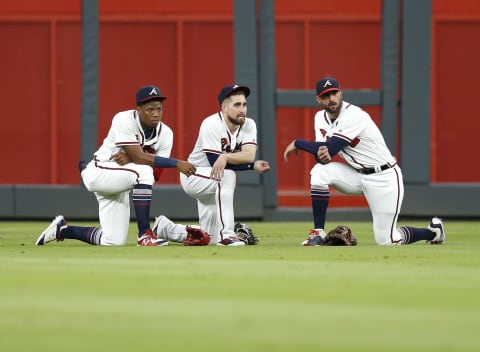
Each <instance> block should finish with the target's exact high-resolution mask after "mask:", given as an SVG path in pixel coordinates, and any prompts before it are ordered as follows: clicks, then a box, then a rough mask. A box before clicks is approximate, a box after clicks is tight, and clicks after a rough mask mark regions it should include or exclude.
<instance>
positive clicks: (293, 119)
mask: <svg viewBox="0 0 480 352" xmlns="http://www.w3.org/2000/svg"><path fill="white" fill-rule="evenodd" d="M388 1H390V0H384V1H382V0H364V1H357V0H343V1H341V2H339V1H333V0H299V1H291V0H276V1H267V3H266V4H267V6H271V7H272V8H271V11H272V13H273V14H274V21H275V22H274V36H272V38H273V39H274V43H272V48H273V49H274V57H273V58H267V59H268V60H272V61H271V62H272V65H274V69H275V71H274V72H275V77H274V79H275V92H274V93H279V92H281V91H284V90H286V91H289V90H290V91H300V92H306V91H308V92H310V91H311V92H312V93H313V89H314V84H315V81H316V80H318V79H319V78H320V77H322V76H325V75H333V76H335V77H337V78H338V79H339V81H340V82H341V84H342V86H343V88H344V89H347V90H352V91H362V90H372V91H374V92H379V96H381V95H382V92H383V91H382V88H383V84H384V77H382V71H381V69H380V67H381V66H382V64H384V62H382V48H383V49H384V48H385V46H384V45H385V41H384V40H385V38H384V36H383V34H384V32H383V31H382V29H384V27H382V26H383V25H384V22H382V20H383V19H384V18H383V14H384V9H385V4H386V3H387V2H388ZM391 1H393V0H391ZM91 3H92V4H93V6H96V7H97V6H98V7H97V8H96V9H95V11H96V12H97V13H98V77H97V78H98V97H97V98H98V101H97V103H98V109H97V112H98V113H97V116H96V118H97V131H96V132H97V133H96V145H95V146H93V147H94V148H93V149H96V146H98V145H99V144H100V143H101V141H102V140H103V138H104V136H105V135H106V133H107V131H108V128H109V126H110V122H111V118H112V117H113V115H114V114H115V113H116V112H118V111H121V110H126V109H130V108H134V106H135V101H134V96H135V92H136V90H137V89H138V87H140V86H142V85H144V84H155V85H158V86H160V87H161V89H162V91H163V93H164V94H165V95H166V96H167V97H168V100H167V101H166V104H165V112H164V122H165V123H167V124H168V125H169V126H170V127H172V129H173V130H174V132H175V142H174V148H173V153H172V154H173V156H175V157H178V158H182V159H185V158H186V157H187V156H188V154H189V152H190V150H191V148H192V147H193V145H194V143H195V139H196V136H197V131H198V128H199V126H200V122H201V120H202V119H203V118H204V117H205V116H207V115H209V114H211V113H213V112H214V111H216V110H218V104H217V101H216V96H217V93H218V90H219V88H220V87H221V86H224V85H226V84H229V83H231V82H233V81H234V80H236V81H239V83H245V82H242V74H241V72H239V70H238V65H237V67H236V62H237V61H236V59H237V58H238V57H245V56H248V55H249V53H248V52H245V50H241V49H244V48H248V43H247V44H243V46H238V44H237V45H235V40H234V38H237V43H238V41H239V40H238V38H239V37H240V38H241V36H242V26H241V24H240V25H239V22H238V21H237V22H235V18H236V17H235V16H240V15H244V16H245V14H244V13H242V6H243V5H242V2H241V1H238V0H237V1H228V0H181V1H179V0H177V1H169V0H136V1H134V2H132V1H130V0H98V2H97V1H93V2H91ZM252 3H253V6H254V7H255V9H256V12H255V13H254V15H253V16H256V19H257V22H255V21H254V22H253V23H254V26H255V25H258V27H256V28H254V29H252V30H253V34H254V35H255V34H256V35H257V36H258V35H259V33H260V31H261V23H259V21H260V15H261V14H260V13H259V12H260V11H259V10H258V8H259V7H260V6H261V5H262V0H258V1H257V2H255V1H253V2H252V1H245V2H244V4H246V5H245V6H251V5H252ZM393 3H394V4H395V6H397V7H398V14H399V19H398V48H396V49H397V51H395V53H396V54H395V55H396V58H397V59H398V70H397V77H396V79H397V80H398V84H397V86H396V89H397V90H396V92H397V94H398V97H397V98H398V99H397V100H398V109H397V111H396V114H395V116H390V121H394V125H395V135H394V139H395V140H394V141H393V143H391V145H392V146H393V149H394V150H393V153H394V154H395V155H396V156H397V157H398V159H399V160H400V164H401V166H403V165H404V164H406V163H408V164H407V165H406V166H405V168H404V173H405V180H406V195H405V202H404V208H403V214H404V215H409V216H416V215H418V216H423V215H427V214H429V213H431V212H436V214H432V215H451V216H468V217H476V216H478V215H480V206H479V205H478V202H476V200H477V199H478V196H479V193H480V191H479V189H480V162H479V158H478V156H477V149H478V148H477V145H476V134H477V133H478V132H477V131H479V129H480V122H479V119H477V116H476V111H475V101H476V99H478V79H479V77H480V75H479V73H480V69H479V64H478V62H480V49H479V47H478V45H476V38H479V37H480V2H478V1H475V0H455V1H454V0H432V1H426V3H427V4H428V7H427V9H428V11H429V13H428V16H427V17H426V18H427V20H429V21H430V22H427V24H426V25H427V27H428V31H429V32H428V33H427V34H428V38H429V39H430V42H425V43H424V46H426V47H427V52H428V54H427V56H425V54H424V53H419V54H418V55H419V58H420V59H424V58H425V57H427V58H428V60H429V61H428V63H429V64H428V68H429V70H430V71H429V72H427V75H425V72H424V70H423V69H422V71H419V72H415V69H414V68H415V62H414V61H413V62H412V58H415V55H416V53H415V52H413V53H412V52H410V51H409V47H404V46H403V45H404V44H405V42H404V41H402V36H404V37H405V36H406V35H411V33H410V34H409V33H406V32H405V31H404V30H403V31H402V28H405V27H404V26H405V23H404V22H403V21H405V20H406V19H405V16H406V9H407V10H408V9H410V7H411V6H412V4H413V5H415V4H416V3H417V2H415V1H413V2H412V0H404V1H403V2H402V1H393ZM86 4H87V5H88V1H85V2H82V1H81V0H22V1H13V0H4V1H2V2H0V50H1V52H2V55H0V72H1V77H2V85H0V97H1V101H2V102H3V104H2V115H3V116H2V122H3V127H2V128H1V129H0V139H1V141H2V143H3V145H4V153H2V163H1V165H2V166H1V172H0V202H1V203H0V217H1V218H44V217H48V218H50V217H51V216H53V215H56V213H57V212H62V213H64V214H65V215H67V216H70V217H73V218H75V217H76V218H95V217H96V213H97V212H96V202H95V199H94V197H93V195H91V194H89V193H88V192H87V191H86V190H85V189H83V187H82V185H81V182H80V177H79V174H78V170H77V163H78V160H79V158H80V155H81V148H82V140H81V133H80V131H81V129H82V116H81V114H82V92H83V90H82V88H83V86H82V84H83V83H82V13H84V12H83V11H84V6H85V5H86ZM263 5H264V6H265V4H263ZM390 5H391V3H390ZM409 6H410V7H409ZM415 6H417V5H415ZM423 9H425V7H423ZM410 11H411V9H410ZM247 16H248V15H247ZM237 19H238V17H237ZM413 21H415V19H413ZM417 21H419V19H417ZM420 21H421V19H420ZM260 22H261V21H260ZM235 24H236V25H235ZM247 29H248V28H247ZM413 30H414V29H413ZM246 32H248V30H247V31H246ZM250 35H251V34H250ZM419 36H420V37H421V33H419ZM403 39H405V38H403ZM254 40H255V37H253V41H254ZM382 40H383V41H382ZM257 44H258V45H261V44H262V42H261V41H259V42H258V43H255V42H253V48H254V49H255V48H256V47H257ZM263 44H264V43H263ZM382 44H383V46H382ZM417 45H418V43H417ZM422 45H423V44H422ZM257 49H258V52H257V53H255V52H252V55H260V54H261V50H262V48H261V47H258V48H257ZM420 49H422V47H421V46H420ZM253 51H254V50H253ZM420 51H422V50H420ZM428 55H429V56H428ZM407 60H410V61H408V63H407ZM267 63H268V62H267ZM407 64H408V65H409V69H408V72H405V65H407ZM261 67H265V66H258V67H257V68H256V69H259V68H261ZM420 68H422V66H421V67H420ZM250 74H252V73H251V72H250ZM405 74H408V76H407V77H406V76H405ZM247 76H248V75H247ZM417 77H418V79H419V80H420V79H422V77H428V79H427V82H426V84H427V88H428V94H427V95H425V96H426V97H428V99H426V100H421V101H420V102H419V104H417V109H415V108H414V109H412V110H409V116H405V114H404V112H405V111H403V112H402V103H403V100H402V98H404V97H403V95H406V94H408V92H410V91H411V90H415V89H416V88H418V87H415V86H418V85H420V86H421V85H422V83H423V84H425V80H423V81H416V79H417ZM246 81H247V83H248V81H249V80H246ZM405 82H408V84H409V85H410V86H405ZM261 87H262V86H261V85H258V86H257V87H256V88H258V89H261ZM265 93H270V92H265V91H263V92H262V91H257V92H256V95H255V97H256V98H258V101H256V102H255V104H254V106H253V109H252V110H250V111H249V112H250V115H252V117H253V118H255V119H256V120H257V121H259V122H260V124H261V119H262V116H259V112H260V111H261V106H262V99H263V97H264V96H265V95H266V94H265ZM312 101H313V102H314V96H312ZM360 103H361V102H360ZM83 104H85V102H84V101H83ZM422 104H423V105H422ZM309 105H310V106H303V107H302V106H283V105H275V111H274V112H275V116H274V121H275V125H274V128H268V131H262V137H261V143H262V145H266V146H268V145H269V143H270V142H269V141H270V140H271V141H273V143H272V144H274V146H273V148H274V155H269V156H270V157H273V158H274V159H275V160H272V163H274V165H275V169H274V170H273V171H272V175H269V176H268V177H269V178H267V179H266V180H265V179H249V178H247V179H246V180H244V181H241V182H240V183H241V184H240V188H239V189H240V192H238V191H237V205H236V211H237V217H240V218H241V217H248V218H259V219H299V220H301V219H309V218H310V210H309V204H310V199H309V170H310V168H311V167H312V165H313V162H314V161H313V159H312V158H311V157H309V156H308V155H303V154H302V155H300V156H299V157H297V158H293V159H292V160H290V161H289V163H288V165H287V164H285V163H284V162H283V160H282V153H283V150H284V148H285V146H286V145H287V144H288V143H289V142H290V141H291V140H292V139H293V138H298V137H303V138H307V139H313V138H314V133H313V115H314V113H315V111H316V110H317V108H316V107H314V104H313V103H312V104H309ZM414 107H415V106H414ZM425 107H428V109H425ZM364 108H365V110H367V111H368V112H369V113H370V114H371V116H372V117H373V119H374V120H375V121H376V122H377V123H378V124H379V126H381V125H382V120H383V119H384V118H385V116H384V115H382V106H380V105H378V106H375V105H369V106H364ZM410 111H411V112H412V113H410ZM425 111H426V112H427V115H428V116H425V113H424V112H425ZM416 112H419V113H418V114H417V113H416ZM416 121H418V123H419V125H420V126H425V123H424V122H425V121H427V122H426V123H427V126H428V128H427V129H423V128H421V129H420V132H422V133H420V134H418V133H410V132H415V131H416V130H415V127H414V126H415V124H416V123H417V122H416ZM267 126H268V125H267ZM412 126H413V127H412ZM424 132H426V133H424ZM269 136H270V137H269ZM419 140H420V142H419ZM421 141H427V144H426V145H427V147H426V148H423V147H422V150H417V152H418V155H424V153H427V154H428V157H427V158H425V157H423V156H422V158H415V157H409V158H408V159H407V158H404V157H405V155H403V154H408V155H410V154H412V150H411V147H409V145H410V146H414V148H416V147H415V146H417V145H419V146H424V145H425V143H423V144H422V142H421ZM390 142H392V141H390ZM413 152H415V150H413ZM259 156H262V152H261V151H260V154H259ZM287 166H288V167H287ZM417 170H426V173H424V174H421V175H420V176H421V177H420V179H418V178H417V177H416V171H417ZM424 175H425V176H424ZM178 184H179V182H178V174H177V173H176V172H175V171H174V170H171V169H170V170H168V169H167V170H166V171H165V172H164V174H163V179H162V180H161V181H160V183H159V184H158V185H156V187H155V193H156V195H155V198H154V211H158V212H164V213H166V214H170V216H172V217H176V218H181V217H183V218H196V208H195V206H196V205H195V202H194V201H193V200H192V199H190V198H188V197H186V196H185V195H183V194H182V192H181V189H180V188H179V186H178ZM269 184H273V185H274V186H275V192H276V197H275V201H274V202H271V201H270V202H268V201H267V202H265V194H264V192H263V191H264V190H265V188H267V189H268V185H269ZM262 192H263V193H262ZM333 195H334V196H333V197H332V198H331V207H332V211H334V210H339V213H340V214H341V216H347V215H346V214H348V215H352V214H359V213H360V214H363V215H365V214H368V211H366V208H365V207H366V203H365V201H364V199H363V197H350V196H343V195H339V194H336V193H335V192H333ZM167 200H168V201H167ZM265 203H268V204H265ZM345 211H347V212H345ZM440 213H443V214H440ZM367 216H368V215H367Z"/></svg>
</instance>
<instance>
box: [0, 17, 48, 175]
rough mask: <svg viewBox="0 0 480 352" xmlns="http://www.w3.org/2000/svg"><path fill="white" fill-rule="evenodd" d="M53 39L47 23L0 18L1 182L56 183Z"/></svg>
mask: <svg viewBox="0 0 480 352" xmlns="http://www.w3.org/2000/svg"><path fill="white" fill-rule="evenodd" d="M50 40H51V38H50V30H49V26H48V25H47V24H42V23H0V48H2V55H0V76H1V77H2V85H1V87H0V96H1V97H2V102H3V104H2V115H3V116H2V122H3V127H2V128H1V129H0V140H1V141H2V144H3V145H4V146H6V148H7V149H5V150H6V151H7V152H6V154H5V155H4V156H3V157H2V159H3V162H2V164H3V165H4V166H3V167H2V172H0V184H2V183H3V184H8V183H19V184H25V183H32V182H33V183H50V182H51V164H52V162H55V160H52V159H51V157H50V153H51V148H52V146H51V141H52V135H51V132H52V130H51V123H50V112H51V101H50V88H51V85H50V65H49V63H50V59H51V58H50V51H49V45H48V43H50ZM46 44H47V45H46Z"/></svg>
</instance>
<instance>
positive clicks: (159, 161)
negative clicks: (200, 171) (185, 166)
mask: <svg viewBox="0 0 480 352" xmlns="http://www.w3.org/2000/svg"><path fill="white" fill-rule="evenodd" d="M177 163H178V160H177V159H174V158H164V157H161V156H158V155H156V156H155V159H154V161H153V165H154V166H155V167H162V168H167V167H177Z"/></svg>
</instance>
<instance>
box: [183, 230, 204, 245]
mask: <svg viewBox="0 0 480 352" xmlns="http://www.w3.org/2000/svg"><path fill="white" fill-rule="evenodd" d="M185 229H186V230H187V238H186V240H185V241H183V245H184V246H206V245H208V244H209V243H210V235H209V234H208V233H207V232H206V231H204V230H202V229H201V228H199V227H193V226H186V227H185Z"/></svg>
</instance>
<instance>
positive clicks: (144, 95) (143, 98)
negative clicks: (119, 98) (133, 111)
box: [137, 86, 167, 106]
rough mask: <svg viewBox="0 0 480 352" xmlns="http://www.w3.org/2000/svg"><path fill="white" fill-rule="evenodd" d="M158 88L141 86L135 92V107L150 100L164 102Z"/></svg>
mask: <svg viewBox="0 0 480 352" xmlns="http://www.w3.org/2000/svg"><path fill="white" fill-rule="evenodd" d="M165 99H167V97H164V96H163V95H162V91H161V90H160V88H158V87H155V86H143V87H141V88H140V89H139V90H138V91H137V106H138V105H142V104H144V103H146V102H148V101H150V100H165Z"/></svg>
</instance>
